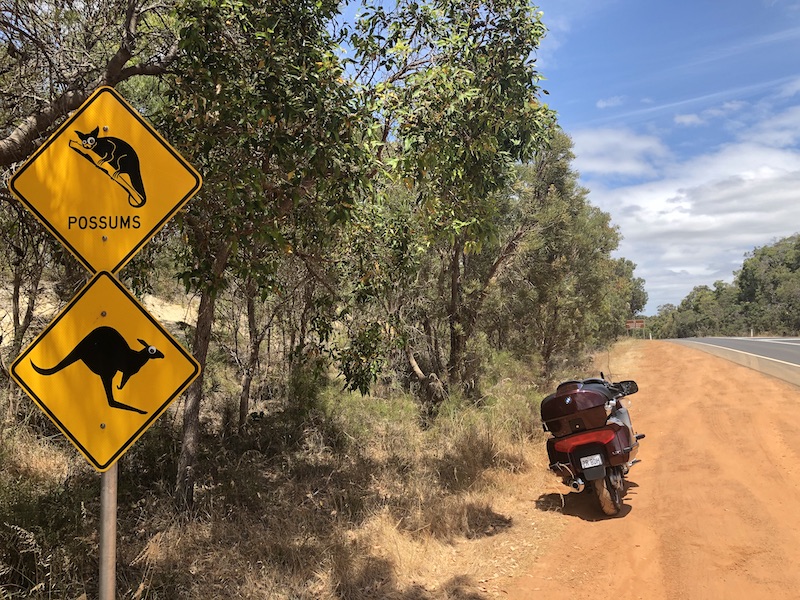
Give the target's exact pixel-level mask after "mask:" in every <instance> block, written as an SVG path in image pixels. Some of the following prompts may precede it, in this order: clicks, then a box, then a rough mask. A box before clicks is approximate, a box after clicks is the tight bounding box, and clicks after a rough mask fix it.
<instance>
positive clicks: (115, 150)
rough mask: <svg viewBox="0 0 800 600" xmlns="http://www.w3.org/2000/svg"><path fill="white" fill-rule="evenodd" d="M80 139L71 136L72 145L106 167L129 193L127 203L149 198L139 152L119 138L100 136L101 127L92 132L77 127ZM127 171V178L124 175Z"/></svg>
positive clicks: (136, 203)
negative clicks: (72, 138) (145, 189)
mask: <svg viewBox="0 0 800 600" xmlns="http://www.w3.org/2000/svg"><path fill="white" fill-rule="evenodd" d="M75 133H76V134H77V135H78V139H79V140H80V141H79V142H78V141H75V140H70V142H69V146H70V148H72V149H73V150H75V151H76V152H78V153H79V154H80V155H82V156H83V157H84V158H86V159H88V160H90V161H91V162H92V163H93V164H94V165H95V166H96V167H98V168H99V169H101V170H103V171H104V172H105V173H106V174H107V175H108V176H109V177H111V179H113V180H114V181H115V182H117V183H118V184H119V185H120V186H122V188H123V189H124V190H125V191H126V192H127V193H128V203H129V204H130V205H131V206H133V207H134V208H141V207H142V206H144V203H145V202H146V201H147V196H146V194H145V193H144V183H143V182H142V173H141V169H140V166H139V156H138V155H137V154H136V151H135V150H134V149H133V147H132V146H131V145H130V144H129V143H128V142H126V141H125V140H121V139H119V138H115V137H111V136H105V137H100V127H99V126H98V127H95V128H94V130H92V131H90V132H89V133H82V132H80V131H77V130H76V131H75ZM122 175H127V176H128V177H127V180H126V179H124V178H122V177H121V176H122Z"/></svg>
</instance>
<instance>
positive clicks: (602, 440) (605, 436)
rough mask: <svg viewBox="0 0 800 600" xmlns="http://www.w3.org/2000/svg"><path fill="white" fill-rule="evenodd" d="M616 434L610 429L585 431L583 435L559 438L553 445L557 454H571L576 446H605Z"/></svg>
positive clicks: (577, 434)
mask: <svg viewBox="0 0 800 600" xmlns="http://www.w3.org/2000/svg"><path fill="white" fill-rule="evenodd" d="M615 435H616V432H615V431H614V430H612V429H596V430H594V431H585V432H583V433H576V434H575V435H571V436H569V437H565V438H561V439H560V440H558V441H557V442H556V443H555V449H556V450H557V451H558V452H564V453H566V454H569V453H571V452H572V451H573V450H574V449H575V448H577V447H578V446H585V445H586V444H595V443H597V444H607V443H609V442H610V441H611V440H613V439H614V436H615Z"/></svg>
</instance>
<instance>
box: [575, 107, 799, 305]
mask: <svg viewBox="0 0 800 600" xmlns="http://www.w3.org/2000/svg"><path fill="white" fill-rule="evenodd" d="M573 138H574V141H575V153H576V157H577V158H576V161H575V166H576V169H577V170H578V171H579V172H580V173H581V174H582V176H583V177H582V179H583V180H584V183H585V184H586V185H587V187H589V189H590V190H591V195H590V201H591V202H592V203H593V204H595V205H596V206H598V207H600V208H601V209H603V210H605V211H607V212H609V213H610V214H611V216H612V220H613V222H614V223H615V224H617V225H618V226H619V227H620V231H621V233H622V235H623V236H624V239H623V241H622V243H621V245H620V249H619V255H621V256H624V257H626V258H628V259H629V260H632V261H633V262H634V263H636V264H637V270H636V274H637V276H639V277H642V278H644V279H645V282H646V289H647V291H648V294H649V296H650V301H649V303H648V307H647V312H648V313H649V314H655V312H656V308H657V307H658V306H659V305H662V304H666V303H671V304H678V303H680V301H681V300H682V299H683V298H684V297H685V296H686V295H687V294H688V293H689V292H690V291H691V290H692V289H693V288H694V287H696V286H698V285H708V286H713V284H714V282H715V281H717V280H723V281H728V282H730V281H732V279H733V273H734V271H736V270H738V269H739V268H741V264H742V261H743V259H744V256H745V254H746V253H747V252H750V251H752V250H753V249H754V248H757V247H759V246H764V245H766V244H770V243H773V242H774V241H776V240H778V239H780V238H783V237H786V236H789V235H793V234H794V233H797V232H799V231H800V147H798V145H800V106H795V107H791V108H789V109H786V110H784V111H783V112H781V113H780V114H776V115H774V116H771V117H769V118H767V119H764V120H763V121H761V122H759V123H757V124H756V125H754V126H752V127H750V128H749V129H747V130H745V131H743V132H741V133H740V135H739V137H738V138H737V139H735V140H734V141H732V142H728V143H726V144H723V145H720V146H716V147H713V148H710V149H709V150H708V151H706V152H705V153H702V154H699V155H696V156H692V157H688V158H682V159H676V158H675V156H674V154H672V153H671V152H670V151H669V150H668V148H667V146H666V144H665V143H664V142H663V141H662V140H661V139H659V138H658V137H656V136H646V135H640V134H637V133H635V132H632V131H630V130H628V129H618V130H614V129H610V128H604V129H599V130H584V131H581V132H579V133H578V134H576V135H574V136H573ZM792 144H795V145H794V146H792ZM651 174H652V175H654V177H652V178H651V179H648V180H646V181H642V180H639V181H637V182H636V183H630V182H625V183H622V184H616V183H615V182H614V180H613V178H609V175H629V176H633V175H638V176H640V177H645V176H648V175H651ZM629 181H630V180H629Z"/></svg>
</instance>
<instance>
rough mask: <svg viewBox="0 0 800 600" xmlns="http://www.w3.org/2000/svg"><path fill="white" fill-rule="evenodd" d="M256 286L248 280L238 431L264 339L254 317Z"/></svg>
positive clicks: (244, 416)
mask: <svg viewBox="0 0 800 600" xmlns="http://www.w3.org/2000/svg"><path fill="white" fill-rule="evenodd" d="M256 293H257V289H256V286H255V285H253V283H252V282H248V284H247V289H246V294H247V333H248V336H249V340H250V343H249V344H248V355H247V362H246V363H245V367H244V373H242V391H241V394H240V396H239V433H240V434H241V433H242V432H243V431H244V426H245V424H246V423H247V415H248V413H249V412H250V388H251V385H252V383H253V376H254V374H255V371H256V365H257V364H258V356H259V353H260V352H261V342H262V341H263V339H264V334H265V330H260V329H259V328H258V321H257V319H256Z"/></svg>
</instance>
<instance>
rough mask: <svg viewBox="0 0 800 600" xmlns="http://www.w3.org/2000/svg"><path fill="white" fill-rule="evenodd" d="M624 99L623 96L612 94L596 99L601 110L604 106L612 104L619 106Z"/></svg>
mask: <svg viewBox="0 0 800 600" xmlns="http://www.w3.org/2000/svg"><path fill="white" fill-rule="evenodd" d="M624 101H625V97H624V96H612V97H611V98H604V99H601V100H598V101H597V105H596V106H597V108H599V109H601V110H603V109H605V108H613V107H614V106H621V105H622V103H623V102H624Z"/></svg>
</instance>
